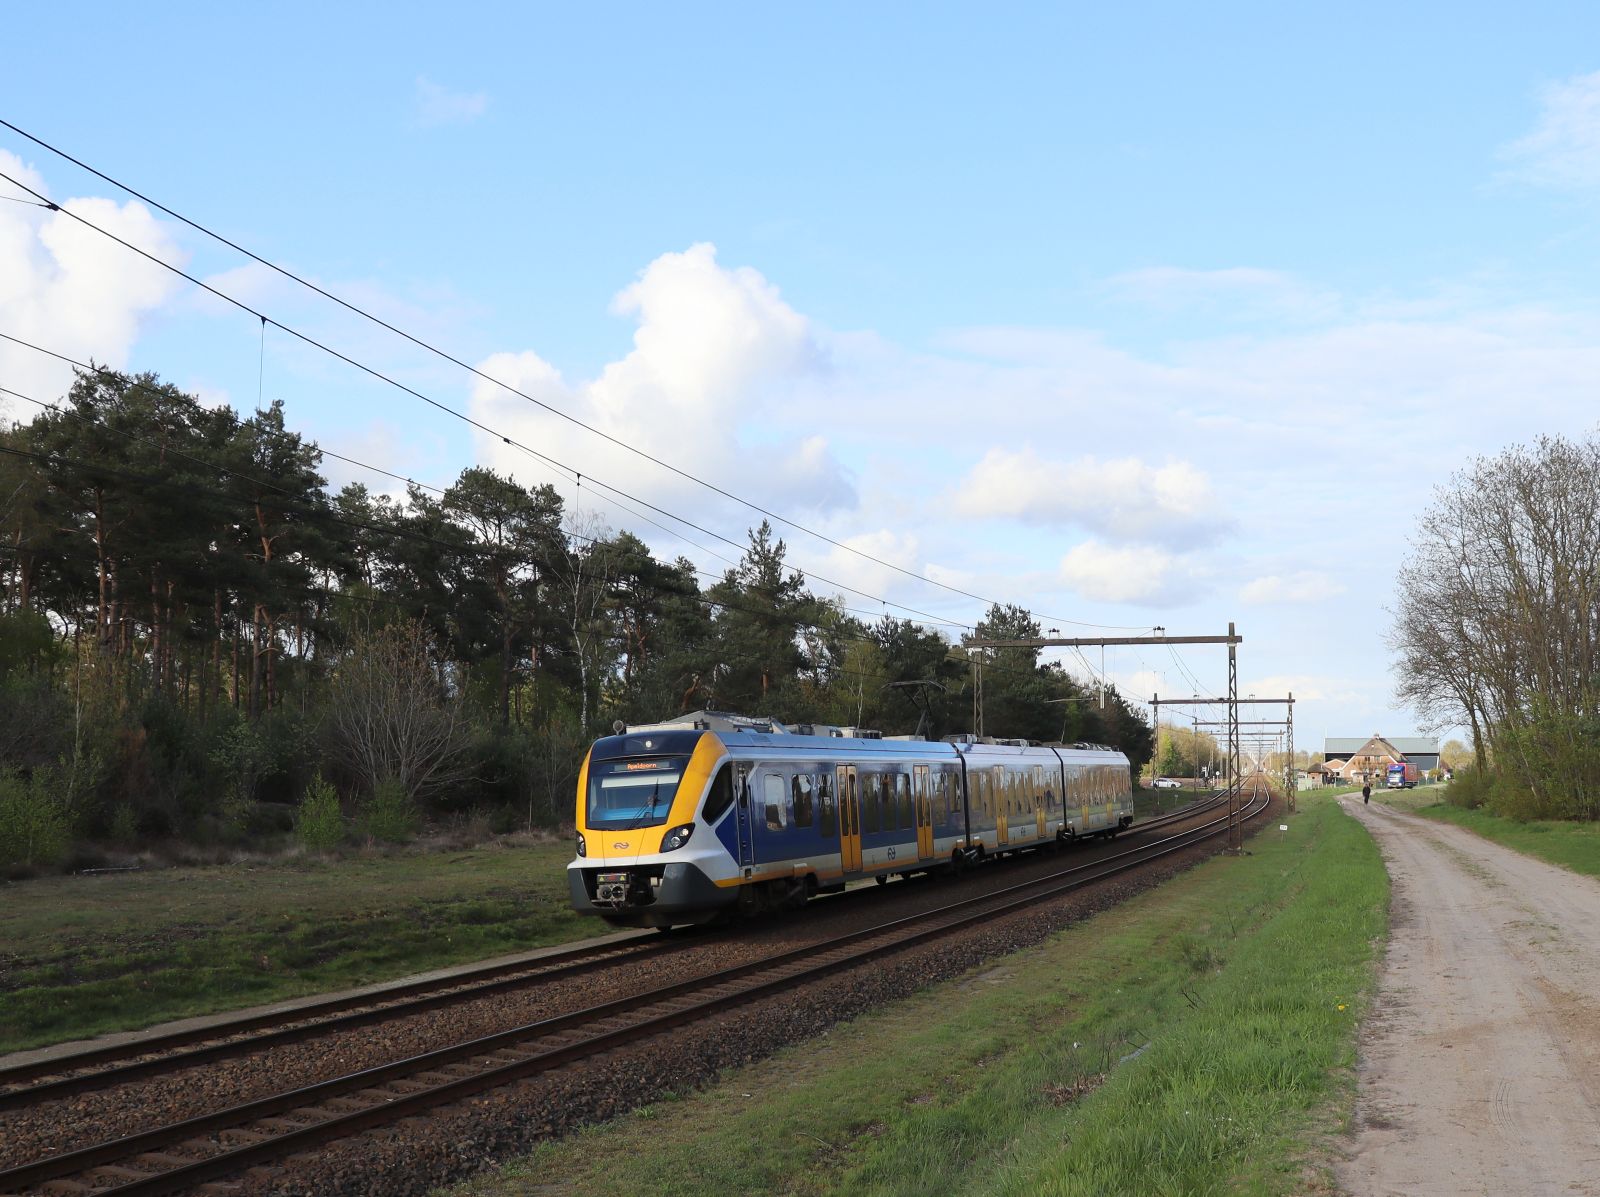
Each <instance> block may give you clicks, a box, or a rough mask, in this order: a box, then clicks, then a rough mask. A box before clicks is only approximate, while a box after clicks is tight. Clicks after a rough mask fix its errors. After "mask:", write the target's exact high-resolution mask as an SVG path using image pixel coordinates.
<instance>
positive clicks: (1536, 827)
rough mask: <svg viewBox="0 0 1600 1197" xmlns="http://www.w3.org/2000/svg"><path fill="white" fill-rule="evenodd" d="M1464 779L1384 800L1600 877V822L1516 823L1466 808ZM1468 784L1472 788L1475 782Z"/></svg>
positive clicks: (1481, 809)
mask: <svg viewBox="0 0 1600 1197" xmlns="http://www.w3.org/2000/svg"><path fill="white" fill-rule="evenodd" d="M1460 784H1462V777H1461V775H1459V774H1458V775H1457V778H1456V780H1455V781H1454V782H1452V783H1451V784H1450V785H1449V786H1448V787H1446V788H1445V789H1444V790H1443V791H1442V792H1441V791H1440V790H1439V789H1437V788H1429V789H1417V790H1408V791H1405V792H1404V794H1403V795H1401V794H1395V793H1385V794H1384V796H1383V801H1385V802H1387V803H1388V804H1389V805H1390V806H1393V807H1395V808H1396V809H1398V810H1406V811H1410V812H1412V813H1413V814H1418V815H1422V816H1424V817H1426V818H1429V819H1438V820H1440V821H1441V822H1445V823H1454V824H1455V825H1456V826H1458V827H1465V828H1466V829H1467V830H1468V831H1472V832H1476V833H1477V834H1478V835H1481V836H1483V838H1484V839H1487V840H1493V841H1494V842H1495V843H1497V844H1503V845H1504V846H1505V847H1507V848H1513V849H1515V850H1516V851H1518V852H1526V853H1527V854H1528V855H1529V856H1536V857H1538V858H1539V859H1540V860H1544V861H1548V862H1549V863H1550V864H1553V865H1560V866H1561V867H1562V868H1564V869H1571V870H1572V871H1573V872H1574V873H1583V874H1585V875H1587V876H1590V877H1600V823H1592V822H1574V821H1573V820H1570V819H1514V818H1510V817H1508V816H1505V815H1497V814H1495V813H1494V812H1493V811H1491V810H1488V809H1486V808H1484V807H1483V806H1481V805H1463V804H1462V803H1461V802H1459V801H1458V796H1457V794H1456V793H1455V788H1456V786H1458V785H1460ZM1468 784H1471V783H1470V782H1469V783H1468Z"/></svg>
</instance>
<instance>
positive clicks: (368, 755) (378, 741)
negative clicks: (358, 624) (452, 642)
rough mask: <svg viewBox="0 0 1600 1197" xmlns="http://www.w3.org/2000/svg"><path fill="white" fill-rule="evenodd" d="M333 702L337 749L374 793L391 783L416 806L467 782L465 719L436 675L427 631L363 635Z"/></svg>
mask: <svg viewBox="0 0 1600 1197" xmlns="http://www.w3.org/2000/svg"><path fill="white" fill-rule="evenodd" d="M331 698H332V702H331V705H330V710H329V716H328V718H329V722H330V727H329V732H330V739H331V741H332V747H333V749H334V751H335V753H336V754H337V755H338V757H339V758H340V759H341V760H342V761H343V762H344V764H345V765H347V766H348V767H349V768H350V769H351V771H352V772H354V773H355V774H356V776H357V777H359V778H360V779H361V780H362V781H363V782H364V783H366V785H367V786H368V788H369V789H376V788H377V786H378V785H379V784H380V783H383V782H391V781H392V782H395V783H397V784H398V785H399V786H400V787H401V788H402V789H404V790H405V792H406V794H407V795H408V796H409V797H411V798H418V797H420V796H422V795H423V794H425V793H428V792H430V791H433V790H438V789H441V788H443V787H445V786H448V785H450V784H452V783H454V782H457V781H460V780H461V778H462V777H464V776H465V774H466V748H467V743H468V737H469V729H468V724H467V719H466V713H465V711H464V710H463V708H462V703H461V700H460V698H459V697H458V696H456V695H453V694H450V693H447V692H446V691H445V688H444V687H443V686H442V685H441V683H440V680H439V675H438V674H437V673H436V672H435V671H434V667H433V652H432V643H431V641H430V638H429V635H428V632H427V630H426V629H425V628H424V627H423V625H422V624H420V623H402V624H394V625H392V626H390V627H387V628H380V629H377V630H375V631H368V632H364V633H362V634H360V635H359V636H358V637H357V638H356V641H355V643H354V645H353V646H352V648H351V651H350V655H349V657H348V658H346V660H345V661H344V663H343V664H342V665H341V666H340V667H339V669H338V672H337V673H336V674H335V675H334V679H333V690H332V695H331Z"/></svg>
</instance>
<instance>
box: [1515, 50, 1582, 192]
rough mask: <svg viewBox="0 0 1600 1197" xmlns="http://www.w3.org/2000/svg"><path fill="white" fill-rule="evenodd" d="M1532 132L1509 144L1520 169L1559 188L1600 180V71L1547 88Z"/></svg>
mask: <svg viewBox="0 0 1600 1197" xmlns="http://www.w3.org/2000/svg"><path fill="white" fill-rule="evenodd" d="M1540 100H1541V102H1542V106H1541V110H1540V113H1539V120H1538V123H1537V124H1536V125H1535V126H1534V128H1533V132H1531V133H1529V134H1528V135H1527V136H1526V137H1523V138H1521V139H1520V140H1518V141H1514V142H1512V143H1511V144H1510V145H1509V146H1507V147H1506V149H1505V151H1504V156H1505V158H1506V159H1507V160H1509V161H1510V162H1512V163H1513V164H1515V170H1516V173H1517V174H1519V175H1520V176H1521V177H1523V178H1526V179H1528V180H1530V181H1532V182H1535V183H1545V184H1550V185H1553V186H1558V187H1593V186H1595V185H1596V184H1600V71H1596V72H1595V73H1594V74H1591V75H1575V76H1573V77H1572V78H1570V79H1565V80H1562V81H1561V82H1559V83H1552V84H1550V85H1548V86H1547V87H1545V88H1544V89H1543V92H1542V93H1541V96H1540Z"/></svg>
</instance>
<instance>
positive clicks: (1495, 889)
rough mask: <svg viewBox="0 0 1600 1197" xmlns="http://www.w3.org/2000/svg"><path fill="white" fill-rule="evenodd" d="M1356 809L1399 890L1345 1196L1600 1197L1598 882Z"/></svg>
mask: <svg viewBox="0 0 1600 1197" xmlns="http://www.w3.org/2000/svg"><path fill="white" fill-rule="evenodd" d="M1341 804H1342V805H1343V806H1344V808H1345V809H1346V810H1347V811H1349V812H1350V813H1351V814H1352V815H1354V817H1356V818H1358V819H1360V820H1361V821H1362V823H1363V824H1364V825H1365V826H1366V827H1367V828H1368V830H1369V831H1370V832H1371V833H1372V835H1373V837H1374V838H1375V839H1376V841H1377V843H1378V846H1379V848H1380V850H1381V851H1382V853H1383V856H1384V860H1385V863H1386V864H1387V866H1388V869H1389V875H1390V878H1391V881H1392V883H1393V906H1392V911H1391V916H1392V919H1391V937H1390V942H1389V949H1388V954H1387V956H1386V958H1385V962H1384V966H1383V970H1382V973H1381V975H1380V978H1379V983H1378V990H1377V993H1376V996H1375V1000H1374V1003H1373V1006H1372V1009H1371V1011H1370V1014H1369V1017H1368V1019H1367V1021H1366V1024H1365V1026H1364V1027H1363V1030H1362V1036H1361V1049H1360V1068H1359V1075H1358V1089H1357V1099H1356V1111H1355V1119H1354V1122H1353V1125H1352V1136H1351V1138H1350V1140H1349V1141H1348V1143H1347V1144H1346V1148H1345V1156H1344V1158H1343V1159H1342V1160H1341V1161H1339V1162H1338V1163H1337V1164H1336V1166H1335V1173H1336V1176H1337V1179H1338V1182H1339V1185H1340V1187H1341V1189H1342V1190H1343V1191H1345V1192H1347V1193H1349V1194H1352V1195H1357V1197H1366V1195H1369V1194H1370V1195H1382V1197H1389V1195H1391V1194H1396V1195H1398V1194H1406V1195H1407V1197H1411V1195H1416V1194H1439V1195H1441V1197H1442V1195H1445V1194H1448V1195H1451V1197H1455V1195H1456V1194H1495V1195H1500V1194H1513V1193H1514V1194H1564V1195H1571V1194H1594V1195H1600V881H1596V880H1594V879H1593V878H1588V877H1582V876H1579V875H1577V874H1574V873H1571V872H1568V871H1566V870H1564V869H1560V868H1557V867H1555V866H1553V865H1549V864H1545V863H1544V862H1542V861H1538V860H1535V859H1533V858H1532V857H1528V856H1524V855H1522V854H1520V853H1517V852H1513V851H1511V850H1509V849H1506V848H1502V847H1500V846H1499V845H1497V844H1493V843H1490V842H1489V841H1487V840H1484V839H1482V838H1480V837H1478V836H1475V835H1473V834H1472V833H1470V832H1467V831H1463V830H1461V829H1460V828H1457V827H1451V826H1449V825H1446V824H1441V823H1437V822H1433V821H1430V820H1427V819H1420V818H1417V817H1415V816H1412V815H1406V814H1402V813H1400V812H1398V811H1395V810H1392V809H1391V808H1389V807H1387V806H1385V805H1383V804H1382V803H1381V802H1376V803H1373V804H1372V805H1370V806H1363V805H1362V803H1361V801H1360V800H1359V798H1356V799H1355V800H1352V799H1350V798H1344V799H1341Z"/></svg>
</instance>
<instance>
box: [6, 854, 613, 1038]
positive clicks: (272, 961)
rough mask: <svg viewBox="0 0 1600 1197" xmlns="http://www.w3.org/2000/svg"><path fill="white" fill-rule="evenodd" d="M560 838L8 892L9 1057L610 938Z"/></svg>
mask: <svg viewBox="0 0 1600 1197" xmlns="http://www.w3.org/2000/svg"><path fill="white" fill-rule="evenodd" d="M571 855H572V850H571V847H570V844H569V843H568V841H567V840H566V839H564V838H563V839H560V840H550V841H544V842H535V843H531V844H529V845H523V846H517V847H498V848H478V849H471V850H467V851H456V852H441V853H431V854H405V855H396V856H382V857H376V856H375V857H364V858H358V859H353V860H340V861H306V862H301V863H294V864H272V865H254V866H244V865H228V866H217V867H208V868H188V869H163V870H159V871H155V872H149V873H126V874H114V875H106V876H95V877H49V878H42V879H39V880H36V881H24V882H17V883H13V884H10V885H6V886H4V887H0V895H3V900H0V1051H16V1050H19V1049H22V1048H27V1047H36V1046H39V1045H41V1044H46V1043H56V1042H60V1041H63V1040H68V1039H77V1038H81V1037H84V1036H88V1035H94V1034H99V1033H102V1032H105V1031H113V1030H128V1029H132V1028H136V1027H142V1026H148V1025H150V1024H152V1023H157V1022H163V1021H166V1020H168V1019H172V1018H182V1017H185V1016H188V1015H193V1014H207V1013H212V1012H216V1011H221V1010H230V1009H238V1008H239V1007H242V1006H250V1005H255V1004H257V1003H261V1002H270V1001H277V1000H280V999H282V998H286V997H295V996H299V995H302V994H308V993H318V992H323V991H326V990H330V989H339V988H345V987H350V986H356V985H364V984H368V983H371V982H374V981H383V980H388V979H390V978H392V977H399V976H404V975H406V974H408V973H414V972H419V971H425V970H427V969H431V968H438V967H442V966H444V965H449V964H456V963H460V962H462V961H468V960H477V959H482V958H484V957H487V956H494V955H497V954H502V953H508V952H514V951H518V950H520V949H524V948H532V947H538V946H541V945H544V944H550V943H558V942H561V941H563V940H568V939H575V938H579V937H582V936H584V935H594V934H599V933H601V932H602V931H604V930H605V928H604V927H603V926H602V925H601V924H599V923H597V922H595V921H594V920H592V919H580V918H579V916H577V915H576V914H574V913H572V911H571V910H570V908H569V907H568V905H567V883H566V876H565V872H564V866H565V865H566V863H567V861H568V859H570V857H571Z"/></svg>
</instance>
